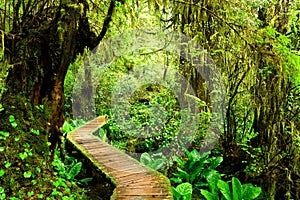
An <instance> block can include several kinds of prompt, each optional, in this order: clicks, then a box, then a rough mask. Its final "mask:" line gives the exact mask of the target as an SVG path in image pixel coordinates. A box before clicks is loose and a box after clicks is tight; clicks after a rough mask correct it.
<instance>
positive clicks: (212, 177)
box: [206, 170, 221, 193]
mask: <svg viewBox="0 0 300 200" xmlns="http://www.w3.org/2000/svg"><path fill="white" fill-rule="evenodd" d="M220 179H221V175H220V174H219V172H217V171H215V170H213V171H211V172H210V173H209V174H208V176H207V177H206V180H207V182H208V187H209V189H210V191H211V192H212V193H218V181H219V180H220Z"/></svg>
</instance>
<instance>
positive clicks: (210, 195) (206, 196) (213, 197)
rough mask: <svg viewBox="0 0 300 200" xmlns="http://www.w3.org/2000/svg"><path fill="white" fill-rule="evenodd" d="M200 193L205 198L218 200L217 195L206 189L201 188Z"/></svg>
mask: <svg viewBox="0 0 300 200" xmlns="http://www.w3.org/2000/svg"><path fill="white" fill-rule="evenodd" d="M201 194H202V195H203V196H204V197H205V199H206V200H218V199H219V196H217V195H216V194H213V193H211V192H209V191H207V190H201Z"/></svg>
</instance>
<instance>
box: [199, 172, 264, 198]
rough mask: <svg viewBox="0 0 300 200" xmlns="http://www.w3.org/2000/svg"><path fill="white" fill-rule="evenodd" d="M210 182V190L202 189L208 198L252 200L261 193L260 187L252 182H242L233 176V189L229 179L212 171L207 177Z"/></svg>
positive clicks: (202, 192)
mask: <svg viewBox="0 0 300 200" xmlns="http://www.w3.org/2000/svg"><path fill="white" fill-rule="evenodd" d="M207 182H208V183H209V189H210V191H208V190H201V194H202V195H203V196H204V197H205V199H207V200H219V199H221V200H252V199H255V198H257V197H258V196H259V195H260V193H261V188H260V187H255V186H253V185H252V184H243V185H242V184H241V182H240V181H239V179H237V178H235V177H233V178H232V181H231V189H230V185H229V181H228V182H225V181H223V180H221V176H220V175H219V174H218V173H212V174H210V175H209V176H208V177H207Z"/></svg>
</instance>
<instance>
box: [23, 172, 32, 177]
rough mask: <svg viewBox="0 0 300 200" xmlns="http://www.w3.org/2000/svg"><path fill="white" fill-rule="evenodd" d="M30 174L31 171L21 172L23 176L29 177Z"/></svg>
mask: <svg viewBox="0 0 300 200" xmlns="http://www.w3.org/2000/svg"><path fill="white" fill-rule="evenodd" d="M31 175H32V173H31V171H27V172H24V174H23V176H24V178H30V177H31Z"/></svg>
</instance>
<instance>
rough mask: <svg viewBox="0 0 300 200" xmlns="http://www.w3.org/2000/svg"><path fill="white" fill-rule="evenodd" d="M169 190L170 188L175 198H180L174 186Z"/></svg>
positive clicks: (176, 199) (178, 199)
mask: <svg viewBox="0 0 300 200" xmlns="http://www.w3.org/2000/svg"><path fill="white" fill-rule="evenodd" d="M171 190H172V193H173V196H174V197H175V200H180V197H181V194H180V193H179V192H178V191H177V190H176V188H174V187H173V186H172V188H171Z"/></svg>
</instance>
